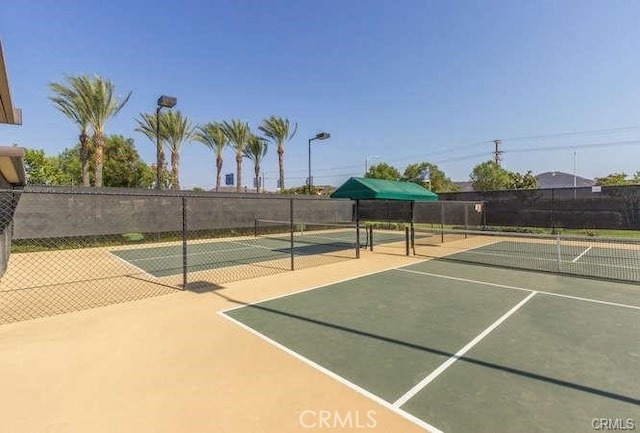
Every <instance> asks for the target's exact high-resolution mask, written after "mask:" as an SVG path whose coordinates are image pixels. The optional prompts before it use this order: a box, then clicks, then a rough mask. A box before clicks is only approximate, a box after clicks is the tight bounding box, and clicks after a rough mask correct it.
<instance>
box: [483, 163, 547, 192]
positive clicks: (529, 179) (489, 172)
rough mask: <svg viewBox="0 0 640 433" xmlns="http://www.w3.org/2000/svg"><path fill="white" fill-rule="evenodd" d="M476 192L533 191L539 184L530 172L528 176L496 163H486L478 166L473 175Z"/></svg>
mask: <svg viewBox="0 0 640 433" xmlns="http://www.w3.org/2000/svg"><path fill="white" fill-rule="evenodd" d="M471 180H472V182H473V189H474V190H475V191H496V190H504V189H533V188H536V187H537V185H538V182H537V180H536V178H535V176H534V175H533V174H532V173H531V171H528V172H527V173H526V174H524V175H523V174H520V173H516V172H511V171H509V170H506V169H504V168H502V167H501V166H500V165H499V164H497V163H496V162H495V161H485V162H483V163H481V164H478V165H476V166H475V167H474V168H473V172H472V173H471Z"/></svg>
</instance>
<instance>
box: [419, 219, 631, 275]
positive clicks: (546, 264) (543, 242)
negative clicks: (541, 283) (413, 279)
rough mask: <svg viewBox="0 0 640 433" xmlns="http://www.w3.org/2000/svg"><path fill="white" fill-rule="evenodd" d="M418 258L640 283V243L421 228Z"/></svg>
mask: <svg viewBox="0 0 640 433" xmlns="http://www.w3.org/2000/svg"><path fill="white" fill-rule="evenodd" d="M411 245H412V248H413V252H414V254H416V255H421V256H429V257H442V258H443V259H445V260H452V261H458V262H466V263H474V264H482V265H489V266H499V267H506V268H514V269H524V270H533V271H543V272H554V273H561V274H568V275H576V276H584V277H592V278H599V279H608V280H618V281H627V282H635V283H638V282H640V239H630V238H604V237H591V236H573V235H545V234H531V233H510V232H491V231H475V230H448V229H422V228H416V229H415V230H414V232H413V233H412V236H411Z"/></svg>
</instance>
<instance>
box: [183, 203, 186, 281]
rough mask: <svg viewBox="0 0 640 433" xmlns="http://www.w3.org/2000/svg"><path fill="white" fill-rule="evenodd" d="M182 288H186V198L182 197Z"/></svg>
mask: <svg viewBox="0 0 640 433" xmlns="http://www.w3.org/2000/svg"><path fill="white" fill-rule="evenodd" d="M182 288H183V289H186V288H187V198H186V197H182Z"/></svg>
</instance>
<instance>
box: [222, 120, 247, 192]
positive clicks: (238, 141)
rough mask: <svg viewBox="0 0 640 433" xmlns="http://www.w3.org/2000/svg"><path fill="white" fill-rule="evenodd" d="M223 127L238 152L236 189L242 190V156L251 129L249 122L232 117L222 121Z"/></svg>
mask: <svg viewBox="0 0 640 433" xmlns="http://www.w3.org/2000/svg"><path fill="white" fill-rule="evenodd" d="M222 129H223V131H224V134H225V135H226V136H227V139H228V140H229V141H230V142H231V144H232V146H233V150H235V152H236V178H237V179H236V191H238V192H241V191H242V158H243V157H244V148H245V147H246V146H247V141H248V140H249V135H250V134H251V130H250V129H249V125H248V124H247V122H243V121H240V120H237V119H232V120H231V121H229V122H227V121H226V120H225V121H224V122H222Z"/></svg>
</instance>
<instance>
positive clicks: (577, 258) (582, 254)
mask: <svg viewBox="0 0 640 433" xmlns="http://www.w3.org/2000/svg"><path fill="white" fill-rule="evenodd" d="M591 248H593V247H592V246H591V247H587V249H585V250H584V251H583V252H581V253H580V255H579V256H578V257H576V258H575V259H573V260H571V263H575V262H577V261H578V260H580V258H581V257H582V256H584V255H585V254H587V253H588V252H589V250H590V249H591Z"/></svg>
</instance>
